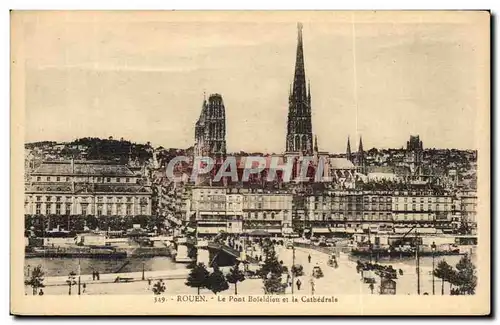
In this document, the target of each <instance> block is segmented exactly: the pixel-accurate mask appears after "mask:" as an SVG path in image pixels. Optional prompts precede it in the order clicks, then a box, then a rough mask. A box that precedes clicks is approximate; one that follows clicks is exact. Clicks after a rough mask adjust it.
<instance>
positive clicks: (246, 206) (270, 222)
mask: <svg viewBox="0 0 500 325" xmlns="http://www.w3.org/2000/svg"><path fill="white" fill-rule="evenodd" d="M190 210H191V211H192V212H193V213H194V215H195V216H196V217H195V219H196V223H197V229H198V235H214V234H217V233H219V232H221V231H224V232H228V233H234V234H241V233H244V232H245V233H252V232H253V231H265V232H268V233H269V234H276V235H281V234H282V233H283V232H286V231H288V230H290V231H291V227H292V196H291V195H290V194H286V193H285V194H284V193H279V192H269V193H267V192H266V193H264V192H257V191H255V192H254V191H251V190H248V189H237V188H227V187H209V186H203V187H198V186H197V187H194V188H193V189H192V198H191V208H190Z"/></svg>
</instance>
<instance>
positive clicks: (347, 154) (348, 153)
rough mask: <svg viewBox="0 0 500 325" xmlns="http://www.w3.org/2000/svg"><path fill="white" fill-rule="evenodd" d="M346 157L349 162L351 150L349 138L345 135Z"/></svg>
mask: <svg viewBox="0 0 500 325" xmlns="http://www.w3.org/2000/svg"><path fill="white" fill-rule="evenodd" d="M346 158H347V160H349V161H350V162H352V152H351V139H349V137H347V150H346Z"/></svg>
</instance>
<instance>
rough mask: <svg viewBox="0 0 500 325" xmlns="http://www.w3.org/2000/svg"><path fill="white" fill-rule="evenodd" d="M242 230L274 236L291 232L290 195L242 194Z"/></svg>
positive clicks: (260, 192) (278, 193)
mask: <svg viewBox="0 0 500 325" xmlns="http://www.w3.org/2000/svg"><path fill="white" fill-rule="evenodd" d="M243 229H244V231H245V232H247V233H251V232H252V231H262V232H264V231H265V232H268V233H270V234H274V235H281V234H283V233H287V232H292V195H291V194H289V193H285V192H279V191H276V192H263V191H253V192H248V193H245V194H243Z"/></svg>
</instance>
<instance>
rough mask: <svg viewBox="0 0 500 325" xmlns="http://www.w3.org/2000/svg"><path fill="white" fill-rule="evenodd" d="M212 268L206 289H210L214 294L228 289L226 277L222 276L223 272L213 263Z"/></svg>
mask: <svg viewBox="0 0 500 325" xmlns="http://www.w3.org/2000/svg"><path fill="white" fill-rule="evenodd" d="M213 268H214V270H213V272H212V273H211V274H210V275H209V276H208V285H207V289H210V290H211V291H212V292H213V293H215V294H217V293H219V292H222V291H225V290H227V289H229V284H227V281H226V277H224V274H223V273H222V271H221V270H220V269H219V267H218V266H217V265H214V266H213Z"/></svg>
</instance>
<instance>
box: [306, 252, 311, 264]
mask: <svg viewBox="0 0 500 325" xmlns="http://www.w3.org/2000/svg"><path fill="white" fill-rule="evenodd" d="M307 260H308V261H309V263H311V255H310V254H309V256H307Z"/></svg>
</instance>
